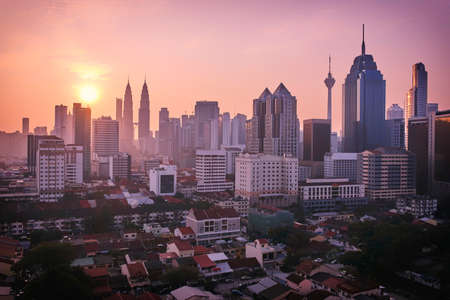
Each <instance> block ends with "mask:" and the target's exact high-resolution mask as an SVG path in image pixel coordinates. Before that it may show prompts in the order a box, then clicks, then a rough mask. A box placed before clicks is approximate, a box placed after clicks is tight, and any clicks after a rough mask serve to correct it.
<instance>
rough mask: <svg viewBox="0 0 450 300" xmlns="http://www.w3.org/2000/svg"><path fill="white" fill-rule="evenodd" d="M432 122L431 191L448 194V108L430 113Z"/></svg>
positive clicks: (449, 147) (449, 132)
mask: <svg viewBox="0 0 450 300" xmlns="http://www.w3.org/2000/svg"><path fill="white" fill-rule="evenodd" d="M431 120H432V124H433V125H434V126H433V127H432V130H431V137H430V139H429V142H430V143H431V145H430V146H429V148H428V149H430V150H431V155H429V157H430V159H431V162H430V172H431V175H432V176H431V189H432V193H433V194H435V195H437V196H444V195H450V172H449V170H450V142H449V137H450V110H445V111H439V112H437V113H435V114H434V113H433V114H432V115H431Z"/></svg>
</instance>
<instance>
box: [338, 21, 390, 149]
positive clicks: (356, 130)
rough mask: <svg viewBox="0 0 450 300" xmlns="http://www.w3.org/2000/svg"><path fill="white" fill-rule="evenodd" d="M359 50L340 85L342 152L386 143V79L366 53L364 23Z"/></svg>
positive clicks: (371, 147)
mask: <svg viewBox="0 0 450 300" xmlns="http://www.w3.org/2000/svg"><path fill="white" fill-rule="evenodd" d="M361 50H362V51H361V52H362V53H361V55H359V56H357V57H356V58H355V60H354V61H353V65H352V67H351V69H350V73H349V74H348V75H347V77H346V79H345V83H344V84H343V86H342V131H343V143H344V152H361V151H364V150H373V149H375V148H377V147H380V146H383V145H385V143H386V142H385V138H384V126H385V122H384V121H385V107H386V81H385V80H384V79H383V74H381V72H380V71H379V70H378V69H377V64H376V63H375V61H374V59H373V56H372V55H370V54H366V45H365V43H364V25H363V41H362V47H361Z"/></svg>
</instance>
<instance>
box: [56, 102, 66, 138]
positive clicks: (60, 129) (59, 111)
mask: <svg viewBox="0 0 450 300" xmlns="http://www.w3.org/2000/svg"><path fill="white" fill-rule="evenodd" d="M66 119H67V106H65V105H62V104H61V105H55V127H54V135H55V136H57V137H59V138H62V139H64V138H65V137H66V134H67V133H66V131H67V128H66V125H67V120H66ZM64 142H65V143H67V142H66V141H64Z"/></svg>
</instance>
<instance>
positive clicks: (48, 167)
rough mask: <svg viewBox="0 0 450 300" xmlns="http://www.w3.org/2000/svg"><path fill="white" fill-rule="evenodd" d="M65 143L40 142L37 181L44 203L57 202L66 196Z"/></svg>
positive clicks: (37, 157)
mask: <svg viewBox="0 0 450 300" xmlns="http://www.w3.org/2000/svg"><path fill="white" fill-rule="evenodd" d="M64 176H65V150H64V141H63V140H61V139H58V140H56V139H55V140H45V139H42V140H39V141H38V149H37V156H36V181H37V187H38V192H39V198H40V201H42V202H56V201H58V200H59V199H61V198H62V196H63V195H64V185H65V183H64V179H65V178H64Z"/></svg>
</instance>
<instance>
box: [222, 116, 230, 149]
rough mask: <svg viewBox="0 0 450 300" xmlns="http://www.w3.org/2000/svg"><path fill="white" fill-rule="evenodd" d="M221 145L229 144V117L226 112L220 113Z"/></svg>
mask: <svg viewBox="0 0 450 300" xmlns="http://www.w3.org/2000/svg"><path fill="white" fill-rule="evenodd" d="M222 145H224V146H230V145H231V118H230V113H228V112H226V113H223V114H222Z"/></svg>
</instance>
